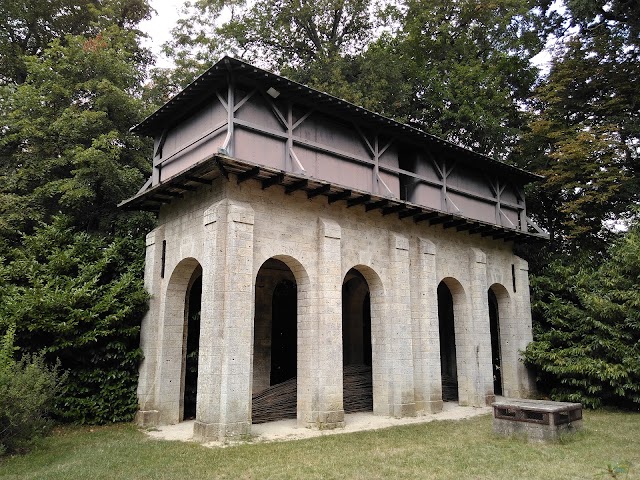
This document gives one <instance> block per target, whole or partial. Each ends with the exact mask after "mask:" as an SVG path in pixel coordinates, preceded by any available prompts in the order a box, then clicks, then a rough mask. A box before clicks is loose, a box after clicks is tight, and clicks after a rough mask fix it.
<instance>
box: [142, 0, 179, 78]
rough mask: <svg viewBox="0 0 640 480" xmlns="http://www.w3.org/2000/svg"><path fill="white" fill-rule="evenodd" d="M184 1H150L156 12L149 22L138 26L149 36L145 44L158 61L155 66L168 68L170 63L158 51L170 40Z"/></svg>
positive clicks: (146, 21)
mask: <svg viewBox="0 0 640 480" xmlns="http://www.w3.org/2000/svg"><path fill="white" fill-rule="evenodd" d="M184 2H185V0H151V1H150V2H149V3H151V7H153V9H154V10H155V11H156V12H157V14H156V15H153V16H152V17H151V19H150V20H145V21H144V22H142V23H141V24H140V29H141V30H142V31H144V32H146V33H147V35H149V37H150V39H149V40H148V41H147V42H146V43H145V46H147V47H149V48H150V49H151V51H153V53H154V54H155V56H156V58H157V59H158V62H157V66H159V67H168V66H170V65H171V63H170V62H169V61H168V60H167V59H166V58H163V57H162V55H161V53H160V49H161V47H162V44H163V43H165V42H166V41H168V40H169V39H170V38H171V29H172V28H173V27H175V25H176V20H178V17H179V15H178V11H179V10H180V8H181V7H182V4H184Z"/></svg>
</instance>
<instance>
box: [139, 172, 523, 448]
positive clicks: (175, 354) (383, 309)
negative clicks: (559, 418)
mask: <svg viewBox="0 0 640 480" xmlns="http://www.w3.org/2000/svg"><path fill="white" fill-rule="evenodd" d="M159 225H160V226H159V227H158V228H157V229H156V230H154V231H153V232H151V233H150V234H149V235H148V237H147V266H146V271H145V282H146V286H147V288H148V290H149V292H150V293H151V295H152V299H151V305H150V310H149V312H148V314H147V316H146V317H145V319H144V321H143V326H142V329H143V330H142V342H141V343H142V348H143V351H144V355H145V359H144V361H143V363H142V365H141V369H140V383H139V388H138V393H139V400H140V414H139V419H140V421H141V422H142V423H145V422H146V423H148V424H153V423H176V422H179V421H180V420H181V399H180V392H181V382H184V373H183V372H182V373H181V372H180V366H181V365H182V362H183V359H182V355H183V351H184V340H183V337H184V331H183V329H184V315H185V313H184V308H185V307H184V303H185V300H184V298H185V294H186V288H187V286H188V282H189V279H190V278H191V276H192V275H193V272H194V271H195V270H196V269H197V268H199V267H201V268H202V284H203V294H202V311H201V333H200V354H199V355H200V356H199V371H198V401H197V421H196V427H195V432H194V433H195V435H196V437H198V438H201V439H214V438H222V437H227V436H233V435H241V434H247V433H250V428H251V393H252V391H253V390H254V389H255V388H257V387H258V385H253V383H254V382H256V381H258V380H255V379H257V378H262V379H263V380H260V381H261V382H262V383H264V373H263V374H262V375H263V376H262V377H260V375H258V374H257V372H254V371H253V370H254V365H255V359H254V355H263V356H265V358H266V355H267V353H265V352H262V351H261V347H260V346H257V348H256V349H255V350H254V345H253V343H254V327H255V324H256V322H254V317H255V318H259V317H260V315H261V314H264V312H262V310H261V312H256V305H258V306H259V307H260V308H261V309H262V308H263V306H264V302H265V300H264V299H260V298H258V300H257V303H256V278H257V275H258V272H259V270H260V268H261V266H263V264H264V263H265V262H266V261H267V260H269V259H277V260H280V261H282V262H283V263H284V264H286V266H287V267H288V268H289V269H290V271H291V273H292V275H293V277H294V278H295V283H296V285H297V296H298V301H297V309H298V318H297V322H298V323H297V364H298V366H297V382H298V383H297V384H298V389H297V392H298V402H297V411H298V423H299V424H300V425H302V426H308V427H319V428H333V427H339V426H342V425H344V411H343V408H342V381H343V379H342V364H343V345H342V285H343V283H344V281H345V276H346V275H347V272H349V270H351V269H352V268H354V269H356V270H357V271H358V272H360V273H361V274H362V276H363V277H364V278H365V279H366V282H367V285H368V287H369V293H370V305H371V307H370V308H371V344H372V345H371V347H372V369H373V396H374V406H373V409H374V413H375V414H378V415H390V416H396V417H402V416H413V415H421V414H425V413H431V412H437V411H439V410H440V409H441V408H442V387H441V373H440V347H439V331H438V325H439V323H438V309H437V293H436V292H437V287H438V284H439V283H440V282H441V281H444V282H445V283H446V285H447V286H448V287H449V289H450V291H451V293H452V295H453V299H454V316H455V336H456V354H457V370H458V385H459V401H460V403H461V404H463V405H473V406H480V405H487V404H490V402H491V401H492V400H493V372H492V365H491V337H490V331H489V325H490V324H489V309H488V301H487V293H488V289H489V288H492V289H493V291H494V292H495V293H496V296H497V298H498V303H499V313H500V332H501V336H500V344H501V355H502V378H503V391H504V393H505V395H509V396H515V397H522V396H526V395H527V394H528V393H529V391H530V390H531V388H532V383H531V379H530V378H529V375H528V374H527V371H526V370H525V368H524V367H523V366H522V364H521V363H520V361H519V360H518V351H519V350H521V349H523V348H524V347H525V346H526V344H527V343H528V342H529V341H530V340H531V313H530V304H529V292H528V290H529V289H528V277H527V266H526V262H524V261H523V260H521V259H519V258H518V257H516V256H514V255H513V253H512V245H511V244H510V243H505V242H503V241H502V240H492V239H490V238H485V237H482V236H480V235H469V234H468V233H466V232H457V231H456V230H455V229H447V230H445V229H443V228H442V226H430V225H429V224H428V222H421V223H418V224H416V223H415V222H414V221H413V220H412V219H411V218H409V219H404V220H400V219H399V218H398V217H397V216H396V215H388V216H384V215H382V213H381V212H380V211H379V210H376V211H372V212H365V208H364V207H363V206H355V207H352V208H347V205H346V203H345V202H336V203H334V204H328V203H327V200H326V198H324V197H317V198H315V199H312V200H309V199H307V197H306V194H304V192H294V193H293V194H291V195H286V194H285V193H284V190H283V188H282V187H277V186H274V187H271V188H268V189H266V190H262V189H261V186H260V183H258V182H255V181H246V182H244V183H242V184H240V185H238V184H237V183H236V182H235V179H234V178H233V177H232V178H231V181H226V180H224V179H218V180H216V181H215V182H214V184H213V185H212V186H211V187H203V188H200V189H199V190H198V191H197V192H193V193H188V194H185V197H184V198H183V199H181V200H179V201H174V202H172V203H171V204H169V205H167V206H165V207H163V209H162V211H161V214H160V218H159ZM163 242H164V247H163ZM163 249H164V277H162V275H161V273H162V269H163V265H162V258H163V253H162V251H163ZM514 285H515V286H516V288H515V291H514ZM262 323H264V322H262ZM262 323H260V322H258V328H263V326H261V325H262ZM259 337H260V335H259ZM263 343H264V342H263ZM262 347H264V345H262ZM263 350H264V348H263ZM254 351H255V353H254ZM263 367H264V365H263Z"/></svg>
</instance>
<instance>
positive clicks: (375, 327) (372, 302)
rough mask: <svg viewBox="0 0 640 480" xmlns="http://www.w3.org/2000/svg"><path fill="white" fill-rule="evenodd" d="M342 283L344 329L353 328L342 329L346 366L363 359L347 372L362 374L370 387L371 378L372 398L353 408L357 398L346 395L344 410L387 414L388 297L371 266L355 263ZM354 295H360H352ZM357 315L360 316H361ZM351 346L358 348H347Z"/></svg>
mask: <svg viewBox="0 0 640 480" xmlns="http://www.w3.org/2000/svg"><path fill="white" fill-rule="evenodd" d="M342 285H343V295H342V303H343V311H342V314H343V322H342V326H343V329H345V328H348V329H350V332H347V333H346V334H345V332H344V331H343V359H344V366H345V367H347V366H349V363H354V362H359V361H361V362H362V364H360V365H359V366H357V367H355V368H347V369H346V373H347V374H348V375H352V374H353V375H358V376H362V377H363V378H362V381H364V382H365V384H366V385H367V387H368V385H369V383H368V382H369V381H370V382H371V397H372V399H371V404H369V403H368V399H367V403H366V404H363V405H362V408H360V409H354V408H353V407H352V406H351V405H352V404H353V402H354V399H350V398H348V397H347V396H344V397H343V399H344V408H345V412H346V413H349V412H354V411H363V410H364V411H366V410H369V411H370V410H371V409H373V412H374V414H381V415H382V414H388V411H389V395H390V393H389V391H388V383H389V382H387V381H385V378H386V376H385V373H384V372H386V370H387V369H385V363H386V362H387V361H388V358H387V354H386V352H385V348H386V346H387V345H388V343H389V339H387V332H386V328H385V324H384V318H385V314H384V311H385V310H384V308H385V300H384V288H383V284H382V280H381V278H380V276H379V275H378V273H377V272H376V271H375V270H373V269H372V268H371V267H368V266H366V265H355V266H354V267H352V268H350V269H349V270H348V271H347V273H346V274H345V275H344V277H343V281H342ZM354 295H355V296H356V297H357V298H353V296H354ZM350 297H351V298H350ZM367 309H368V312H367ZM358 315H359V316H360V317H359V318H358ZM345 316H347V318H345ZM349 317H351V318H349ZM353 317H356V318H353ZM354 324H355V325H354ZM358 329H360V331H361V332H362V338H361V344H360V343H359V341H357V340H355V339H354V336H355V335H357V332H356V331H357V330H358ZM345 341H347V342H349V345H346V344H345ZM367 342H368V345H367ZM348 348H351V349H355V350H356V351H355V352H354V351H346V350H347V349H348ZM368 367H370V370H368ZM369 375H370V376H369ZM345 386H346V382H345ZM343 393H346V392H343ZM366 395H367V397H368V395H369V393H368V392H367V393H366Z"/></svg>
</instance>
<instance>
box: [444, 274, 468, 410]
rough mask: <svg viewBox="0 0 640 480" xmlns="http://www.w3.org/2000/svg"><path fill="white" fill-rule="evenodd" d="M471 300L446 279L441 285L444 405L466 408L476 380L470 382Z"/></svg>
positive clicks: (451, 278) (453, 280) (452, 281)
mask: <svg viewBox="0 0 640 480" xmlns="http://www.w3.org/2000/svg"><path fill="white" fill-rule="evenodd" d="M467 303H468V300H467V294H466V292H465V289H464V287H463V286H462V284H461V283H460V282H459V281H458V280H456V279H455V278H453V277H446V278H444V279H443V280H442V281H441V282H440V283H439V284H438V326H439V337H440V371H441V376H442V397H443V400H444V401H458V402H460V403H461V404H466V403H467V401H468V397H469V395H470V394H471V392H472V384H473V379H470V378H468V359H467V358H466V356H467V355H468V352H467V350H468V348H467V347H468V346H469V345H471V342H470V339H469V338H468V333H467V332H468V329H467V328H465V323H466V321H467V316H468V312H467V310H468V305H467Z"/></svg>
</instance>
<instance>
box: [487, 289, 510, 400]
mask: <svg viewBox="0 0 640 480" xmlns="http://www.w3.org/2000/svg"><path fill="white" fill-rule="evenodd" d="M487 297H488V299H487V300H488V302H489V322H490V327H491V363H492V364H493V375H494V377H493V380H494V393H495V394H496V395H506V394H507V392H508V391H511V390H513V387H512V384H513V382H516V379H513V378H512V377H513V375H512V374H511V372H510V369H511V364H514V365H515V364H517V362H518V359H517V354H516V355H515V356H514V355H512V353H513V352H511V350H512V348H511V345H510V342H509V329H510V327H511V325H512V324H513V319H512V299H511V295H510V294H509V290H508V289H507V288H506V287H505V286H504V285H502V284H500V283H494V284H493V285H491V286H490V287H489V289H488V291H487ZM514 362H515V363H514ZM514 386H515V385H514Z"/></svg>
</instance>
